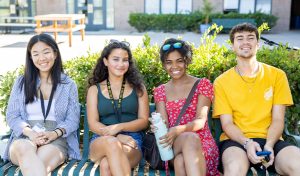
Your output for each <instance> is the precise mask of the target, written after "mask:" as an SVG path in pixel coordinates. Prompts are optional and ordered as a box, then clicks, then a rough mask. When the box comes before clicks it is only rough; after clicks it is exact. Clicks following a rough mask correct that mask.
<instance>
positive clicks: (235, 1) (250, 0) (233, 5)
mask: <svg viewBox="0 0 300 176" xmlns="http://www.w3.org/2000/svg"><path fill="white" fill-rule="evenodd" d="M271 5H272V0H224V12H230V11H236V12H239V13H249V12H250V13H253V12H263V13H266V14H270V13H271Z"/></svg>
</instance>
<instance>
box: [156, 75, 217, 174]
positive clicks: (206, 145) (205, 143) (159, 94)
mask: <svg viewBox="0 0 300 176" xmlns="http://www.w3.org/2000/svg"><path fill="white" fill-rule="evenodd" d="M213 93H214V92H213V86H212V84H211V83H210V81H209V80H208V79H206V78H203V79H202V80H201V81H200V82H199V83H198V85H197V88H196V90H195V93H194V96H193V98H192V100H191V103H190V105H189V107H188V108H187V110H186V112H185V114H184V115H183V117H182V118H181V121H180V125H184V124H187V123H188V122H191V121H193V120H194V119H195V116H196V107H197V103H198V96H199V94H201V95H204V96H206V97H208V98H209V99H210V100H212V99H213ZM154 100H155V102H160V101H163V102H165V104H166V110H167V114H168V120H169V126H170V127H173V126H174V125H175V123H176V120H177V117H178V115H179V113H180V110H181V108H182V107H183V105H184V103H185V101H186V98H184V99H180V100H175V101H167V100H166V92H165V85H164V84H163V85H160V86H159V87H157V88H155V89H154ZM196 133H197V134H198V135H199V137H200V140H201V143H202V149H203V154H204V156H205V159H206V167H207V174H206V175H207V176H219V175H220V174H219V171H218V163H219V150H218V147H217V145H216V143H215V140H214V138H213V137H212V134H211V132H210V130H209V126H208V123H207V122H206V123H205V125H204V127H203V128H202V129H201V130H198V131H197V132H196Z"/></svg>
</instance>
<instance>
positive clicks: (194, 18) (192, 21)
mask: <svg viewBox="0 0 300 176" xmlns="http://www.w3.org/2000/svg"><path fill="white" fill-rule="evenodd" d="M212 18H253V19H255V22H256V24H257V26H260V25H262V24H263V23H268V25H269V26H270V28H273V27H274V26H275V25H276V21H277V19H278V18H277V17H276V16H274V15H269V14H264V13H261V12H256V13H249V14H239V13H233V12H232V13H228V14H221V13H214V14H210V18H209V19H210V21H209V22H211V19H212ZM202 21H205V15H203V13H202V12H200V11H195V12H191V13H190V14H145V13H131V14H130V15H129V21H128V22H129V24H130V25H131V26H133V27H134V28H136V29H137V30H138V31H139V32H143V31H150V30H153V31H164V32H174V31H194V32H197V31H198V30H199V24H200V23H201V22H202Z"/></svg>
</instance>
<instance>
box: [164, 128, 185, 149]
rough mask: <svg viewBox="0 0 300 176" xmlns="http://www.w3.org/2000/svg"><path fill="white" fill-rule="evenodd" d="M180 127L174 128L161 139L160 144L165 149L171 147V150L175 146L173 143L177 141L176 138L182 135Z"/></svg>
mask: <svg viewBox="0 0 300 176" xmlns="http://www.w3.org/2000/svg"><path fill="white" fill-rule="evenodd" d="M177 127H178V126H175V127H172V128H170V129H169V132H168V133H167V134H166V135H164V136H162V137H161V138H159V139H160V144H163V147H169V148H171V147H172V146H173V143H174V141H175V139H176V137H177V136H178V135H179V134H180V132H179V130H178V128H177Z"/></svg>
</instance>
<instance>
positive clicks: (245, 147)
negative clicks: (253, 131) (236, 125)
mask: <svg viewBox="0 0 300 176" xmlns="http://www.w3.org/2000/svg"><path fill="white" fill-rule="evenodd" d="M250 141H253V140H252V139H247V140H246V141H245V142H244V144H243V147H244V149H246V150H247V144H248V143H249V142H250Z"/></svg>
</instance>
